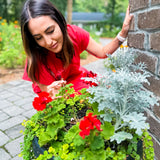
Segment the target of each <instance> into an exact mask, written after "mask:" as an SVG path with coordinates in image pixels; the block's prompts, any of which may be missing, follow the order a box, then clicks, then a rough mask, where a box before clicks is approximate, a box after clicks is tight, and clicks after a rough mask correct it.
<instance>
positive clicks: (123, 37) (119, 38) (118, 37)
mask: <svg viewBox="0 0 160 160" xmlns="http://www.w3.org/2000/svg"><path fill="white" fill-rule="evenodd" d="M117 39H118V40H119V41H120V42H122V43H123V42H124V41H125V40H126V36H122V33H121V32H119V33H118V34H117Z"/></svg>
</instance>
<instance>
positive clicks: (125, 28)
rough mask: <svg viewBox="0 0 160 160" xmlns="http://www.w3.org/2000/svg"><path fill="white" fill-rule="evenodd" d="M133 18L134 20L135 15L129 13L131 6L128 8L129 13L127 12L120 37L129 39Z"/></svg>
mask: <svg viewBox="0 0 160 160" xmlns="http://www.w3.org/2000/svg"><path fill="white" fill-rule="evenodd" d="M132 18H133V15H131V14H130V13H129V6H128V8H127V11H126V16H125V19H124V22H123V26H122V30H121V32H120V36H122V37H124V38H126V37H127V35H128V31H129V28H130V23H131V20H132Z"/></svg>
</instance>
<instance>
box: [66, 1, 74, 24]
mask: <svg viewBox="0 0 160 160" xmlns="http://www.w3.org/2000/svg"><path fill="white" fill-rule="evenodd" d="M72 4H73V0H67V23H68V24H71V23H72Z"/></svg>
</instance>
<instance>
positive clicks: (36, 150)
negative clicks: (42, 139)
mask: <svg viewBox="0 0 160 160" xmlns="http://www.w3.org/2000/svg"><path fill="white" fill-rule="evenodd" d="M32 146H33V152H34V155H35V157H36V158H37V157H38V156H39V155H40V154H43V153H44V151H45V150H46V148H44V147H40V146H39V144H38V138H37V137H35V138H34V139H33V141H32ZM49 160H54V157H52V158H51V159H49Z"/></svg>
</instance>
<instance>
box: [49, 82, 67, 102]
mask: <svg viewBox="0 0 160 160" xmlns="http://www.w3.org/2000/svg"><path fill="white" fill-rule="evenodd" d="M65 84H66V81H64V80H59V81H54V82H53V83H52V84H50V85H49V86H47V92H48V93H49V94H50V96H51V98H52V99H56V98H59V97H56V94H58V93H59V89H60V88H61V87H63V86H64V85H65Z"/></svg>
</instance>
